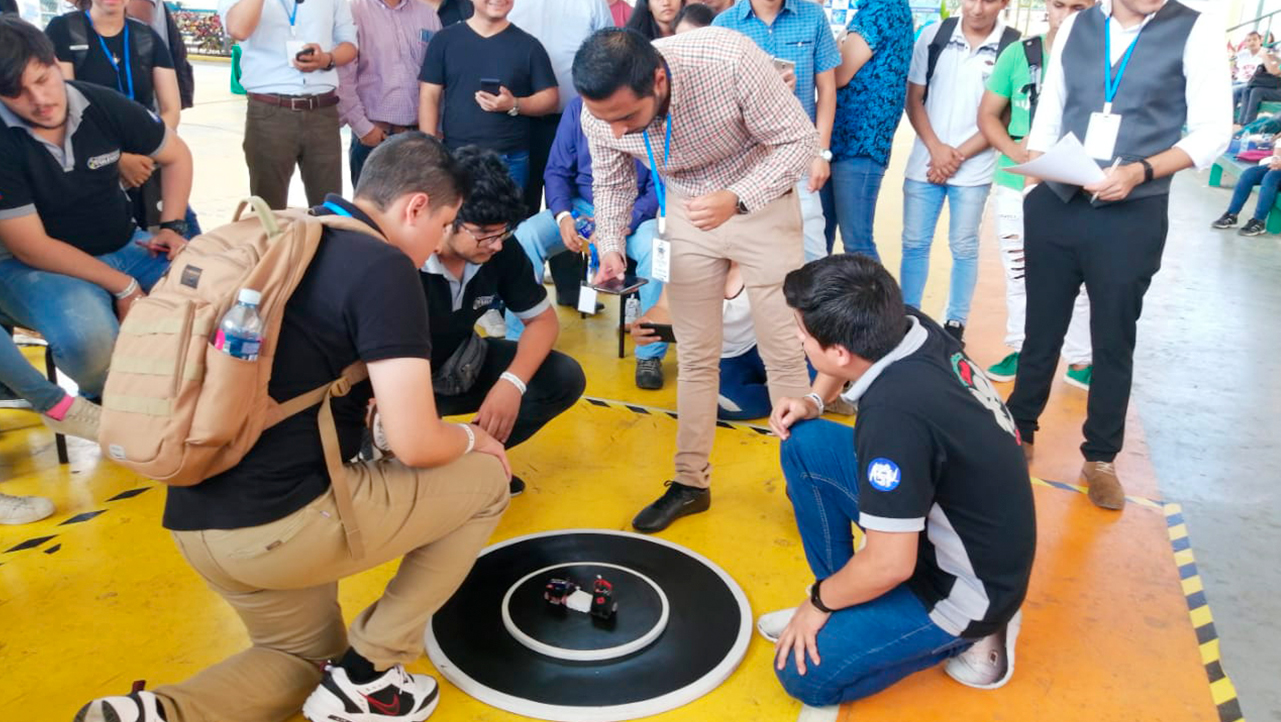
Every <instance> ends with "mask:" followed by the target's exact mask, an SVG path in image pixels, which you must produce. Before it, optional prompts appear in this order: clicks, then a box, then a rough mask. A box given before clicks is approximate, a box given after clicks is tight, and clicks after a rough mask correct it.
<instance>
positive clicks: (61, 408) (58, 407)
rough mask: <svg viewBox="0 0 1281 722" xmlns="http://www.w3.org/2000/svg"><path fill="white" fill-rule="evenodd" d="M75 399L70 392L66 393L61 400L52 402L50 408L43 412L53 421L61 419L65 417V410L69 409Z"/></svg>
mask: <svg viewBox="0 0 1281 722" xmlns="http://www.w3.org/2000/svg"><path fill="white" fill-rule="evenodd" d="M75 401H76V400H75V399H74V398H72V396H71V394H66V395H64V396H63V397H62V401H59V402H58V403H56V404H54V405H53V408H52V409H49V410H48V411H46V412H45V416H48V417H49V418H51V419H53V420H54V421H62V420H63V419H64V418H66V416H67V412H68V411H70V410H71V405H72V404H73V403H75Z"/></svg>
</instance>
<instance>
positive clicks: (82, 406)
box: [40, 396, 102, 442]
mask: <svg viewBox="0 0 1281 722" xmlns="http://www.w3.org/2000/svg"><path fill="white" fill-rule="evenodd" d="M40 420H41V421H43V422H44V425H45V426H48V427H49V428H50V429H52V430H53V432H54V433H56V434H65V435H67V436H76V437H79V438H81V439H88V440H90V441H94V442H96V441H97V440H98V422H99V421H101V420H102V407H101V406H99V405H97V404H95V403H94V402H92V401H90V400H88V399H86V398H83V397H81V396H77V397H76V398H75V400H74V401H72V402H71V408H69V409H67V414H66V416H63V417H62V419H61V420H59V419H55V418H53V417H52V416H48V415H46V414H40Z"/></svg>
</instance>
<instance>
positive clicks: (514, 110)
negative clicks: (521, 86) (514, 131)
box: [507, 98, 520, 118]
mask: <svg viewBox="0 0 1281 722" xmlns="http://www.w3.org/2000/svg"><path fill="white" fill-rule="evenodd" d="M507 114H508V115H510V116H511V117H513V118H515V117H516V116H518V115H520V98H512V107H511V108H510V109H509V110H508V111H507Z"/></svg>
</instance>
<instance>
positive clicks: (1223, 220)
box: [1210, 213, 1237, 230]
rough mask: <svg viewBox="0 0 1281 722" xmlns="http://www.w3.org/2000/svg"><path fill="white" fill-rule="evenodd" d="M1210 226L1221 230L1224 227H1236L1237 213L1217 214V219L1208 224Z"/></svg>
mask: <svg viewBox="0 0 1281 722" xmlns="http://www.w3.org/2000/svg"><path fill="white" fill-rule="evenodd" d="M1210 227H1211V228H1218V229H1220V230H1222V229H1224V228H1236V227H1237V214H1235V213H1224V214H1223V215H1222V216H1219V220H1217V221H1215V222H1214V223H1211V224H1210Z"/></svg>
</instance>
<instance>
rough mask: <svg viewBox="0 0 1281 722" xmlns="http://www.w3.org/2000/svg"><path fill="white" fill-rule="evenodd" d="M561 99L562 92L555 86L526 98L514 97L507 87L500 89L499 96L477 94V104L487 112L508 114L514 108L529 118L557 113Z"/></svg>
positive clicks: (483, 93) (484, 93)
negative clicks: (557, 106)
mask: <svg viewBox="0 0 1281 722" xmlns="http://www.w3.org/2000/svg"><path fill="white" fill-rule="evenodd" d="M559 98H560V90H558V89H557V88H556V86H554V85H553V86H552V87H550V88H544V89H542V90H540V91H538V92H537V93H534V94H533V95H529V96H526V97H524V98H517V97H516V96H515V95H512V92H511V91H510V90H508V89H507V86H502V87H501V88H499V90H498V95H490V94H489V93H486V92H479V93H476V103H477V104H478V105H480V107H481V108H482V109H483V110H485V111H486V112H489V113H506V112H507V111H509V110H511V109H512V108H513V107H514V108H516V109H517V110H518V111H519V112H520V114H521V115H528V116H539V115H547V114H548V113H552V112H555V110H556V105H557V104H558V103H559V102H560V100H559ZM517 103H519V105H517Z"/></svg>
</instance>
